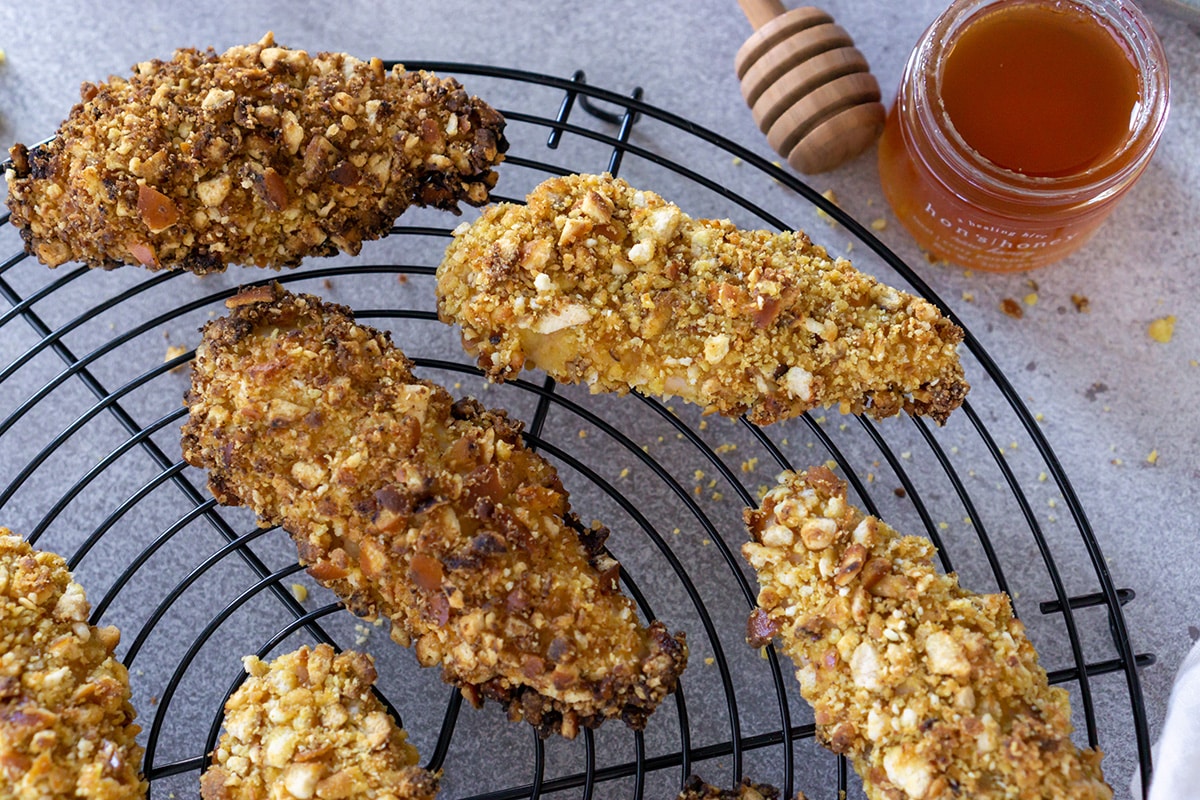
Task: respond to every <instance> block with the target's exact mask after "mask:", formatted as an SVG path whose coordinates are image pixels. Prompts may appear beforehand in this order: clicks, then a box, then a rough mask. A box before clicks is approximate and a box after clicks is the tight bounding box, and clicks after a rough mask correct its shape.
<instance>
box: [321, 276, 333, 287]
mask: <svg viewBox="0 0 1200 800" xmlns="http://www.w3.org/2000/svg"><path fill="white" fill-rule="evenodd" d="M321 285H322V286H324V287H325V288H326V289H332V288H333V281H331V280H329V278H326V279H325V280H323V281H321Z"/></svg>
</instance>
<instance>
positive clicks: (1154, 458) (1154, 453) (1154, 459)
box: [1146, 450, 1158, 464]
mask: <svg viewBox="0 0 1200 800" xmlns="http://www.w3.org/2000/svg"><path fill="white" fill-rule="evenodd" d="M1146 463H1147V464H1157V463H1158V450H1151V451H1150V455H1148V456H1146Z"/></svg>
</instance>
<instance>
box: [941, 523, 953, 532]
mask: <svg viewBox="0 0 1200 800" xmlns="http://www.w3.org/2000/svg"><path fill="white" fill-rule="evenodd" d="M949 527H950V523H949V522H939V523H938V530H940V531H944V530H946V529H947V528H949Z"/></svg>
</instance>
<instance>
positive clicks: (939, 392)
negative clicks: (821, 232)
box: [437, 175, 968, 424]
mask: <svg viewBox="0 0 1200 800" xmlns="http://www.w3.org/2000/svg"><path fill="white" fill-rule="evenodd" d="M437 280H438V312H439V316H440V317H441V319H442V320H443V321H444V322H448V323H457V324H459V325H461V326H462V339H463V344H464V346H465V347H466V349H467V351H468V352H470V353H471V354H472V355H475V356H477V357H478V359H479V366H480V367H481V368H482V369H483V370H484V371H485V372H487V373H488V375H489V376H491V377H492V378H493V379H495V380H501V381H502V380H507V379H510V378H514V377H516V376H517V375H518V374H519V373H520V372H521V369H522V368H533V367H535V366H536V367H540V368H542V369H543V370H545V371H546V372H547V373H548V374H549V375H550V376H551V377H553V378H554V379H556V380H559V381H564V382H568V383H578V382H582V383H586V384H587V385H588V386H589V387H590V388H591V390H592V391H593V392H601V391H616V392H626V391H629V390H630V389H634V390H637V391H639V392H642V393H645V394H650V395H655V396H667V397H671V396H675V397H681V398H683V399H684V400H687V401H689V402H692V403H698V404H700V405H702V406H704V407H705V408H706V409H707V410H708V411H713V412H719V413H721V414H725V415H728V416H738V415H740V414H746V415H747V416H748V417H749V419H750V420H751V421H753V422H755V423H758V424H766V423H770V422H775V421H777V420H781V419H785V418H788V417H793V416H796V415H799V414H802V413H804V412H805V411H807V410H808V409H810V408H814V407H818V406H831V405H832V406H837V407H838V408H839V409H840V410H841V411H842V412H843V413H855V414H857V413H862V412H867V413H869V414H871V415H872V416H874V417H888V416H892V415H894V414H898V413H899V412H900V411H901V410H902V409H903V410H905V411H908V412H909V413H912V414H924V415H928V416H930V417H932V418H933V419H935V420H937V421H938V422H939V423H940V422H944V421H945V420H946V417H947V416H948V415H949V414H950V412H951V411H953V410H954V409H955V408H957V407H958V406H959V405H960V404H961V403H962V400H963V397H964V396H965V395H966V393H967V389H968V386H967V383H966V382H965V381H964V380H963V371H962V366H961V365H960V363H959V360H958V354H957V346H958V343H959V342H960V341H961V340H962V337H963V333H962V330H961V329H960V328H959V327H958V326H956V325H955V324H953V323H952V322H950V321H949V320H948V319H946V318H944V317H943V316H942V315H941V314H940V313H939V312H938V310H937V308H935V307H934V306H933V305H932V304H931V303H929V302H927V301H925V300H923V299H921V298H918V297H914V296H912V295H909V294H905V293H904V292H900V291H897V290H896V289H893V288H891V287H889V286H885V285H883V284H881V283H879V282H877V281H875V280H874V279H872V278H870V277H868V276H866V275H863V274H862V273H860V272H858V271H857V270H855V269H854V268H852V267H851V266H850V264H849V262H847V261H845V260H843V259H837V260H830V258H829V257H828V255H827V254H826V252H825V250H824V249H823V248H821V247H818V246H816V245H814V244H813V243H812V242H811V241H809V239H808V237H807V236H805V235H804V234H803V233H800V232H785V233H778V234H773V233H770V232H768V231H746V230H739V229H737V228H735V227H734V226H733V224H732V223H730V222H729V221H728V220H724V221H719V220H703V219H692V218H690V217H688V216H687V215H686V214H684V213H683V212H682V211H680V209H679V208H678V207H677V206H675V205H672V204H670V203H668V202H667V201H665V200H663V199H662V198H661V197H659V196H658V195H656V194H654V193H653V192H647V191H638V190H636V189H634V188H633V187H631V186H630V185H629V184H628V183H626V182H625V181H623V180H619V179H614V178H612V177H610V176H608V175H568V176H566V177H561V178H551V179H549V180H547V181H545V182H543V183H542V184H541V185H539V186H538V187H537V188H536V189H534V190H533V192H532V193H531V194H530V195H529V197H528V204H527V205H525V206H520V205H513V204H499V205H496V206H493V207H490V208H488V209H486V210H485V211H484V213H483V215H482V216H481V217H480V219H479V220H478V221H476V222H475V223H473V224H471V225H466V224H464V225H462V226H460V227H459V229H458V230H457V231H456V232H455V238H454V241H453V242H452V243H451V245H450V246H449V248H448V249H447V251H446V255H445V258H444V260H443V261H442V264H441V266H440V267H439V268H438V273H437Z"/></svg>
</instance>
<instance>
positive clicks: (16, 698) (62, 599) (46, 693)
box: [0, 528, 148, 800]
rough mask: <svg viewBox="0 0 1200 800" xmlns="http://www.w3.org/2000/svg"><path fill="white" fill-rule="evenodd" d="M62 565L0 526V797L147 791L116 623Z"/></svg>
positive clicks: (124, 796) (115, 796) (121, 797)
mask: <svg viewBox="0 0 1200 800" xmlns="http://www.w3.org/2000/svg"><path fill="white" fill-rule="evenodd" d="M90 612H91V607H90V606H89V605H88V601H87V596H86V595H85V594H84V591H83V587H81V586H80V585H79V584H78V583H75V581H74V580H72V578H71V574H70V573H69V572H68V571H67V565H66V562H65V561H63V559H62V558H61V557H60V556H58V555H56V554H54V553H47V552H43V551H38V550H34V549H33V548H32V547H30V545H29V543H28V542H26V541H25V540H24V539H22V538H20V537H19V536H15V535H13V533H12V532H11V531H9V530H8V529H7V528H0V798H3V800H51V799H53V798H62V800H67V798H75V799H76V800H79V799H80V798H86V799H87V800H129V799H130V798H136V797H145V796H146V792H147V789H148V785H147V783H146V782H145V781H144V780H143V779H142V777H141V775H140V774H139V770H140V769H141V764H142V747H141V745H139V744H138V743H137V741H136V737H137V734H138V732H139V731H140V730H141V728H139V727H138V726H137V725H136V724H135V723H134V718H135V716H136V714H135V712H134V709H133V705H132V704H131V703H130V702H129V674H128V673H127V672H126V670H125V667H124V666H123V665H122V664H121V662H120V661H118V660H117V659H116V658H115V657H114V656H113V650H114V649H115V648H116V646H117V643H118V642H119V640H120V638H121V636H120V633H119V632H118V631H117V629H116V628H113V627H107V628H97V627H94V626H92V625H89V624H88V614H89V613H90Z"/></svg>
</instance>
